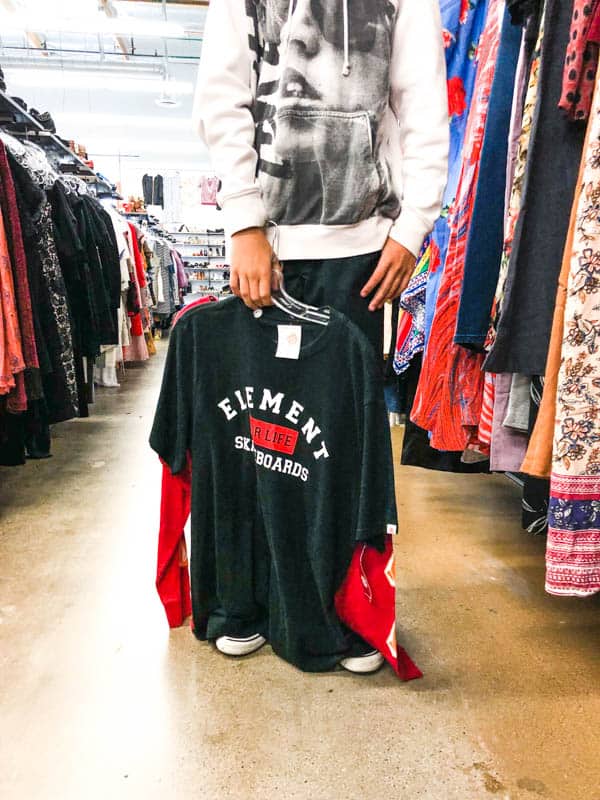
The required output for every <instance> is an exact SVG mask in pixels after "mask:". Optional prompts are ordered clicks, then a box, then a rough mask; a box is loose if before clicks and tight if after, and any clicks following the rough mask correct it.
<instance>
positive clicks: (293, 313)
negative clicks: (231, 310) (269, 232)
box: [254, 222, 331, 325]
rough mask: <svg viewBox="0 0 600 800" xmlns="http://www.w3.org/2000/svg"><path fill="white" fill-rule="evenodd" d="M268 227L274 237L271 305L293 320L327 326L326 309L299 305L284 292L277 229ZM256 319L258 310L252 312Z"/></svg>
mask: <svg viewBox="0 0 600 800" xmlns="http://www.w3.org/2000/svg"><path fill="white" fill-rule="evenodd" d="M269 226H270V227H274V228H275V237H274V240H273V255H272V263H273V274H274V275H275V276H276V277H277V289H275V290H274V291H273V292H271V299H272V301H273V305H274V306H277V308H279V309H280V310H281V311H283V312H284V313H286V314H289V316H290V317H294V318H295V319H300V320H304V321H305V322H312V323H314V324H315V325H329V322H330V320H331V312H330V309H328V308H317V307H316V306H309V305H307V304H306V303H301V302H300V301H299V300H296V299H295V298H294V297H292V296H291V295H289V294H288V293H287V292H286V290H285V284H284V278H283V270H282V269H281V265H280V264H279V259H278V258H277V250H278V245H279V228H278V226H277V223H275V222H270V223H269ZM254 314H255V316H256V317H257V318H260V317H261V316H262V310H261V309H258V310H257V311H255V312H254Z"/></svg>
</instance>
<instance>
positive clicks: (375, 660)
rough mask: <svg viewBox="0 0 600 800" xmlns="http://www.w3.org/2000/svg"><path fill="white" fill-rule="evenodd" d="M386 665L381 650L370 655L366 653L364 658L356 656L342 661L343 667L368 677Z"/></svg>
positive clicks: (372, 651) (373, 651)
mask: <svg viewBox="0 0 600 800" xmlns="http://www.w3.org/2000/svg"><path fill="white" fill-rule="evenodd" d="M384 663H385V658H384V657H383V656H382V655H381V653H380V652H379V650H371V652H370V653H365V654H364V656H355V657H353V658H344V659H342V661H340V664H341V666H342V667H343V668H344V669H346V670H348V672H354V673H356V674H357V675H368V674H369V673H372V672H377V670H379V669H381V667H382V666H383V665H384Z"/></svg>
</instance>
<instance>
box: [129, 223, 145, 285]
mask: <svg viewBox="0 0 600 800" xmlns="http://www.w3.org/2000/svg"><path fill="white" fill-rule="evenodd" d="M129 230H130V231H131V249H132V250H133V260H134V261H135V274H136V276H137V281H138V284H139V287H140V289H142V288H143V287H144V286H145V285H146V271H145V269H144V262H143V261H142V254H141V253H140V246H139V244H138V238H137V230H136V229H135V225H133V224H132V223H131V222H130V223H129Z"/></svg>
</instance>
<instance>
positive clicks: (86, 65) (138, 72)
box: [2, 51, 164, 78]
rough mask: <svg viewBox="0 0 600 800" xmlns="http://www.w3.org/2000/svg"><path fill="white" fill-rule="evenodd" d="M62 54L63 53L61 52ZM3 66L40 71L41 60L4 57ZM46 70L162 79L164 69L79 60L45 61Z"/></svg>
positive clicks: (152, 66) (148, 65) (142, 65)
mask: <svg viewBox="0 0 600 800" xmlns="http://www.w3.org/2000/svg"><path fill="white" fill-rule="evenodd" d="M61 52H62V51H61ZM81 52H82V53H83V52H85V53H87V54H88V55H89V51H81ZM2 65H3V66H4V67H6V68H7V69H10V68H11V67H14V68H25V69H28V68H31V69H38V68H39V66H40V60H39V58H35V59H32V58H26V57H23V56H8V55H3V56H2ZM44 68H45V69H49V70H53V71H56V72H59V71H61V70H65V69H68V70H69V71H71V72H94V73H97V72H98V70H99V69H100V70H101V71H102V72H106V73H109V74H112V73H113V72H114V73H115V74H117V75H122V76H123V77H125V78H138V77H148V78H162V76H163V74H164V73H163V67H162V65H161V66H156V65H152V64H139V65H137V66H136V65H134V64H132V63H130V64H128V65H127V66H125V65H124V64H123V63H121V62H118V63H109V62H104V63H102V62H99V61H95V62H92V61H78V60H77V59H64V60H62V59H61V61H58V60H57V61H52V60H50V61H49V62H48V61H44Z"/></svg>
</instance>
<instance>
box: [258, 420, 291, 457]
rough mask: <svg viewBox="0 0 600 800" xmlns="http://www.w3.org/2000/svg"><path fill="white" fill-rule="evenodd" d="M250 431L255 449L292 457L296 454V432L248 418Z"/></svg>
mask: <svg viewBox="0 0 600 800" xmlns="http://www.w3.org/2000/svg"><path fill="white" fill-rule="evenodd" d="M250 430H251V433H252V441H253V442H254V445H255V446H256V447H263V448H265V449H266V450H275V452H277V453H285V455H287V456H293V455H294V453H295V452H296V445H297V444H298V431H295V430H293V429H292V428H282V427H281V425H274V424H272V423H270V422H263V421H262V420H260V419H254V417H250Z"/></svg>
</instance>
